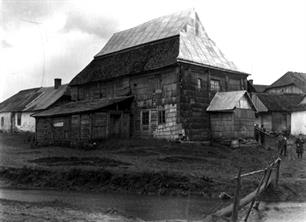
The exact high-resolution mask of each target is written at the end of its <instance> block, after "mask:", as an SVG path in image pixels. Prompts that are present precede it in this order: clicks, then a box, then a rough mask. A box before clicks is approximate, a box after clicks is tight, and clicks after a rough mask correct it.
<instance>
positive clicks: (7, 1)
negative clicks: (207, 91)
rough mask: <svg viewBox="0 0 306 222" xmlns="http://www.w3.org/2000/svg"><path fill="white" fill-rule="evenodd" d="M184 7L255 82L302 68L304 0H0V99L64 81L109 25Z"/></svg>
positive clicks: (114, 27)
mask: <svg viewBox="0 0 306 222" xmlns="http://www.w3.org/2000/svg"><path fill="white" fill-rule="evenodd" d="M189 8H194V9H195V10H196V12H197V13H198V15H199V18H200V20H201V22H202V24H203V26H204V28H205V30H206V31H207V33H208V35H209V36H210V38H211V39H213V41H214V42H215V43H216V45H217V46H218V47H219V48H220V49H221V51H222V52H223V53H224V54H225V56H226V57H227V58H228V59H229V60H231V61H233V62H234V63H235V64H236V65H237V67H238V68H239V70H241V71H243V72H247V73H250V74H251V76H250V77H249V79H253V80H254V83H255V84H271V83H272V82H274V81H276V80H277V79H278V78H279V77H280V76H281V75H283V74H285V73H286V72H287V71H296V72H305V73H306V1H304V0H231V1H229V0H175V1H174V0H173V1H170V0H168V1H167V0H154V1H153V0H151V1H144V0H142V1H141V0H129V1H126V0H125V1H124V0H111V1H109V0H107V1H104V0H44V1H43V0H18V1H17V0H0V101H3V100H4V99H6V98H8V97H10V96H12V95H13V94H15V93H17V92H18V91H20V90H22V89H28V88H35V87H40V86H51V85H53V79H54V78H61V79H62V81H63V83H69V81H70V80H71V79H72V78H73V77H74V76H76V75H77V74H78V73H79V72H80V71H81V70H82V69H83V68H84V67H85V66H86V65H87V64H88V63H89V62H90V61H91V60H92V59H93V56H94V55H95V54H96V53H98V52H99V51H100V50H101V49H102V48H103V46H104V45H105V43H106V42H107V40H108V39H109V38H110V37H111V35H112V34H113V33H114V32H117V31H121V30H124V29H127V28H131V27H133V26H136V25H138V24H141V23H143V22H146V21H148V20H150V19H153V18H156V17H159V16H163V15H167V14H171V13H174V12H177V11H180V10H185V9H189Z"/></svg>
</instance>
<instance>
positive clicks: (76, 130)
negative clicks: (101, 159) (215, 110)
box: [34, 10, 248, 144]
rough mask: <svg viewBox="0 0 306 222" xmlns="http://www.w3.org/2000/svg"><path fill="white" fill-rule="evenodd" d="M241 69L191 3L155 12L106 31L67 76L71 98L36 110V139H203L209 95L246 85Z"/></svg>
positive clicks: (207, 133)
mask: <svg viewBox="0 0 306 222" xmlns="http://www.w3.org/2000/svg"><path fill="white" fill-rule="evenodd" d="M247 76H248V74H246V73H244V72H241V71H239V70H238V69H237V68H236V66H235V65H234V64H233V63H232V62H231V61H229V60H227V59H226V58H225V56H224V55H223V53H222V52H221V51H220V50H219V49H218V48H217V46H216V44H215V43H214V42H213V41H212V40H211V39H210V38H209V37H208V35H207V33H206V31H205V29H204V28H203V25H202V24H201V22H200V20H199V18H198V15H197V13H196V12H195V11H194V10H187V11H183V12H179V13H175V14H172V15H169V16H164V17H160V18H157V19H153V20H151V21H148V22H146V23H144V24H141V25H138V26H136V27H134V28H131V29H127V30H124V31H121V32H117V33H115V34H114V35H113V36H112V37H111V38H110V40H109V41H108V42H107V43H106V45H105V46H104V48H103V49H102V50H101V51H100V52H99V53H98V54H97V55H96V56H95V57H94V59H93V60H92V61H91V62H90V63H89V64H88V65H87V66H86V67H85V68H84V69H83V70H82V71H81V72H80V73H79V74H78V75H77V76H75V77H74V78H73V79H72V81H71V82H70V84H69V86H70V87H71V97H72V100H73V101H74V102H73V103H70V104H67V105H64V106H62V107H58V108H54V109H50V110H47V111H45V112H41V113H39V114H37V115H34V116H35V117H36V120H37V128H38V129H37V135H36V136H37V140H38V142H39V143H41V144H49V143H54V142H56V143H65V144H67V143H68V144H81V143H88V142H90V141H94V140H99V139H104V138H107V137H110V136H115V137H129V136H141V137H148V136H152V137H155V138H167V139H176V138H179V137H186V138H188V139H190V140H207V139H210V138H211V133H210V121H209V114H208V113H207V112H206V109H207V107H208V106H209V104H210V101H211V99H212V98H213V97H214V95H215V93H216V92H218V91H235V90H245V89H247ZM43 130H45V131H48V132H50V134H47V133H43ZM63 132H64V133H63Z"/></svg>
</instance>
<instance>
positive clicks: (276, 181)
mask: <svg viewBox="0 0 306 222" xmlns="http://www.w3.org/2000/svg"><path fill="white" fill-rule="evenodd" d="M280 162H281V159H278V160H277V164H276V175H275V187H278V181H279V168H280Z"/></svg>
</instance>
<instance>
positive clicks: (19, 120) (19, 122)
mask: <svg viewBox="0 0 306 222" xmlns="http://www.w3.org/2000/svg"><path fill="white" fill-rule="evenodd" d="M20 125H21V113H17V126H20Z"/></svg>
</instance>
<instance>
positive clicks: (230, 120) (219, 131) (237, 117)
mask: <svg viewBox="0 0 306 222" xmlns="http://www.w3.org/2000/svg"><path fill="white" fill-rule="evenodd" d="M210 120H211V132H212V137H213V139H216V140H230V139H237V138H252V137H254V121H255V111H253V110H251V109H235V110H234V111H233V112H214V113H211V114H210Z"/></svg>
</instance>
